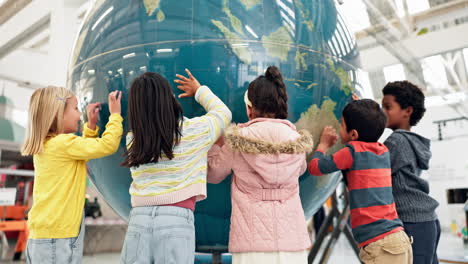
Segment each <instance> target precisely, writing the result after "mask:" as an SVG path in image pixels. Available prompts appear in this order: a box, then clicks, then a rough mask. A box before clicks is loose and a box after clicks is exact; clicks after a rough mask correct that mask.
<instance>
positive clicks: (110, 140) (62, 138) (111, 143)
mask: <svg viewBox="0 0 468 264" xmlns="http://www.w3.org/2000/svg"><path fill="white" fill-rule="evenodd" d="M122 121H123V118H122V116H121V115H120V114H112V115H111V116H110V117H109V122H107V125H106V130H105V131H104V133H103V134H102V137H100V138H97V137H96V138H93V136H97V128H96V130H94V131H93V130H91V129H89V128H88V127H87V125H85V128H84V131H83V134H84V137H79V136H77V135H73V134H61V135H58V136H56V137H55V138H53V139H51V141H53V142H49V143H52V144H54V147H55V148H54V152H55V154H56V155H58V156H64V157H66V158H70V159H75V160H90V159H97V158H101V157H104V156H108V155H111V154H114V153H115V152H116V151H117V149H118V147H119V143H120V139H121V138H122V133H123V128H122Z"/></svg>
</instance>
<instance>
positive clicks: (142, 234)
mask: <svg viewBox="0 0 468 264" xmlns="http://www.w3.org/2000/svg"><path fill="white" fill-rule="evenodd" d="M194 261H195V225H194V217H193V212H192V210H190V209H186V208H181V207H176V206H150V207H135V208H133V209H132V211H131V213H130V221H129V223H128V230H127V234H126V236H125V242H124V246H123V250H122V255H121V259H120V262H121V263H124V264H131V263H138V264H143V263H144V264H153V263H154V264H193V263H194Z"/></svg>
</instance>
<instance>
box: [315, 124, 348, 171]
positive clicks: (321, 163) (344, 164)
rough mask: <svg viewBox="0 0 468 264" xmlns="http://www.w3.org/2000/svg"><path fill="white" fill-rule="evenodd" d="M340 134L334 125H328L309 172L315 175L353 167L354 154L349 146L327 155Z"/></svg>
mask: <svg viewBox="0 0 468 264" xmlns="http://www.w3.org/2000/svg"><path fill="white" fill-rule="evenodd" d="M337 139H338V136H337V135H336V131H335V129H334V128H333V127H331V126H327V127H325V128H324V129H323V132H322V135H321V136H320V143H319V145H318V147H317V150H316V151H315V152H314V154H313V155H312V160H311V161H310V163H309V173H310V174H312V175H315V176H321V175H324V174H328V173H332V172H335V171H339V170H345V169H349V168H351V166H352V165H353V156H352V155H351V152H350V149H349V148H348V147H345V148H342V149H341V150H339V151H338V152H336V153H335V154H333V155H331V156H330V155H326V154H325V153H326V152H327V150H328V149H329V148H330V147H332V146H333V145H335V143H336V141H337Z"/></svg>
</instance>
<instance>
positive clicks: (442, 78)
mask: <svg viewBox="0 0 468 264" xmlns="http://www.w3.org/2000/svg"><path fill="white" fill-rule="evenodd" d="M421 64H422V68H423V75H424V80H425V81H426V85H427V87H428V88H429V89H431V90H442V89H447V88H448V87H449V83H448V79H447V73H446V71H445V66H444V63H443V58H442V56H441V55H435V56H431V57H427V58H424V59H422V60H421Z"/></svg>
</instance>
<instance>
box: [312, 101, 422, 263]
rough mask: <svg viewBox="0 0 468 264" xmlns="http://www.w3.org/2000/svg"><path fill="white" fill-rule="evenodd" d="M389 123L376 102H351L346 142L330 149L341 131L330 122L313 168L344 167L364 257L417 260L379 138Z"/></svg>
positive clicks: (344, 122) (355, 232)
mask: <svg viewBox="0 0 468 264" xmlns="http://www.w3.org/2000/svg"><path fill="white" fill-rule="evenodd" d="M385 124H386V117H385V114H384V113H383V112H382V110H381V109H380V106H379V105H378V104H377V103H376V102H374V101H372V100H369V99H363V100H357V101H352V102H350V103H349V104H348V105H346V107H345V108H344V110H343V117H342V118H341V127H340V138H341V143H343V144H346V146H345V147H344V148H342V149H341V150H339V151H338V152H336V153H335V154H333V155H326V154H325V153H326V152H327V150H328V149H329V148H330V147H332V146H333V145H334V144H335V143H336V141H337V139H338V137H337V134H336V131H335V130H334V129H333V128H332V127H325V128H324V130H323V132H322V136H321V138H320V143H319V145H318V147H317V150H316V151H315V152H314V154H313V156H312V160H311V162H310V164H309V172H310V173H311V174H312V175H316V176H320V175H324V174H328V173H331V172H335V171H338V170H341V171H342V173H343V177H344V179H345V182H346V185H347V187H348V190H349V197H350V207H351V228H352V230H353V236H354V239H355V240H356V241H357V242H358V243H359V247H360V248H361V251H360V254H359V257H360V258H361V260H362V261H363V262H364V263H379V264H386V263H388V264H395V263H398V264H405V263H407V264H412V262H413V255H412V249H411V242H410V240H409V238H408V236H407V235H406V233H405V232H404V231H403V224H402V222H401V220H400V219H399V218H398V214H397V211H396V209H395V202H394V200H393V194H392V178H391V168H390V154H389V152H388V149H387V147H385V146H384V145H383V144H381V143H378V142H377V140H378V139H379V138H380V136H381V135H382V133H383V131H384V129H385Z"/></svg>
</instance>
